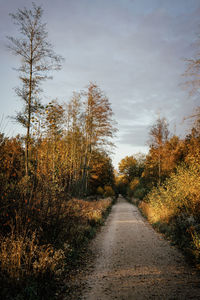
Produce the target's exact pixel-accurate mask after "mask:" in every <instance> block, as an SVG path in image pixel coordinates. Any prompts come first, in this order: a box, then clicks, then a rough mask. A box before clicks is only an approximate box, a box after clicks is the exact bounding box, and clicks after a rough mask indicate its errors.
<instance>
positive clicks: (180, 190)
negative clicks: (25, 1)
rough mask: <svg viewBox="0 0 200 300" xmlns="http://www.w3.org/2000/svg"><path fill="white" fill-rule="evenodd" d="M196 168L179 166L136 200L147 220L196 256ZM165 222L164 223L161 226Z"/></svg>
mask: <svg viewBox="0 0 200 300" xmlns="http://www.w3.org/2000/svg"><path fill="white" fill-rule="evenodd" d="M199 178H200V168H199V164H198V163H197V162H196V163H194V164H192V165H190V166H186V165H183V166H179V167H178V168H177V170H176V172H174V173H173V174H171V176H170V177H169V178H168V179H167V180H166V181H165V182H164V184H163V185H161V186H159V187H157V188H156V187H155V188H153V189H152V190H151V191H150V193H149V194H148V195H147V196H146V198H145V199H144V201H143V202H141V203H140V208H141V209H142V211H143V213H144V214H145V215H146V216H147V218H148V220H149V221H150V223H152V224H154V225H156V226H157V227H158V228H160V229H161V231H162V230H163V228H165V230H164V231H166V233H167V234H168V235H170V236H171V238H172V239H173V240H174V241H175V242H176V243H177V244H178V245H179V246H180V247H181V248H183V249H185V250H187V251H189V252H190V253H192V255H193V256H195V259H197V258H198V259H199V256H200V179H199ZM163 225H165V226H163Z"/></svg>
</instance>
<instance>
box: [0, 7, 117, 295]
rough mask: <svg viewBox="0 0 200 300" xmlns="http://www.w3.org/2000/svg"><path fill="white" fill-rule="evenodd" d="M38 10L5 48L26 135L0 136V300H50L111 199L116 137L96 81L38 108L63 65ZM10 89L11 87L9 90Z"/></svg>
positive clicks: (22, 17) (17, 17) (19, 17)
mask: <svg viewBox="0 0 200 300" xmlns="http://www.w3.org/2000/svg"><path fill="white" fill-rule="evenodd" d="M42 15H43V10H42V9H41V7H39V6H37V5H35V4H34V3H33V4H32V8H31V9H26V8H24V9H22V10H21V9H18V10H17V12H16V13H15V14H12V15H11V17H12V19H13V21H14V24H15V26H16V28H18V30H19V35H21V36H20V37H19V39H18V38H15V37H9V38H8V39H9V44H8V49H9V50H11V52H12V53H13V54H15V55H16V56H17V57H19V63H21V65H20V66H19V68H18V73H19V79H20V85H19V87H18V88H16V94H17V96H18V97H19V98H20V99H21V100H22V103H23V107H22V110H21V111H20V112H18V113H17V115H16V116H14V119H15V121H16V122H18V123H20V124H21V125H22V126H23V127H24V128H25V135H17V136H15V137H7V136H6V135H5V134H4V132H1V133H0V286H1V289H0V298H1V299H18V300H19V299H26V300H27V299H34V300H36V299H55V298H56V297H57V296H56V295H57V294H56V293H57V292H58V291H59V285H60V284H61V283H62V281H63V280H62V279H63V278H67V276H68V273H69V272H70V270H71V268H73V265H74V264H76V261H77V259H78V257H79V256H80V255H81V253H82V251H83V250H84V249H85V247H86V246H87V242H88V241H89V239H91V238H92V237H93V236H94V235H95V232H96V229H97V228H98V226H99V225H101V224H102V223H103V220H104V218H105V217H106V215H107V213H108V211H109V209H110V207H111V205H112V203H113V201H114V199H115V194H116V191H115V185H114V169H113V165H112V162H111V158H110V153H111V152H112V148H113V146H114V145H113V143H112V138H113V136H114V134H115V132H116V126H115V122H114V120H113V113H112V109H111V106H110V103H109V100H108V98H107V97H106V96H105V95H104V93H103V92H102V91H101V89H100V88H99V87H98V86H97V85H96V84H95V83H89V85H88V87H87V88H85V90H84V91H81V92H74V94H73V95H72V98H71V99H69V100H67V101H66V103H63V104H61V103H59V101H57V100H55V99H50V101H49V103H47V104H43V103H42V101H41V100H42V95H43V94H42V93H41V83H42V82H43V81H44V80H47V79H49V72H50V71H53V70H59V69H60V68H61V67H62V61H63V59H62V57H61V56H58V55H56V54H55V53H54V51H53V47H52V45H51V44H50V43H49V42H48V35H47V32H46V29H45V28H46V25H45V24H43V23H42ZM11 88H12V87H11Z"/></svg>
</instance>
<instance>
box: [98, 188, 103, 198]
mask: <svg viewBox="0 0 200 300" xmlns="http://www.w3.org/2000/svg"><path fill="white" fill-rule="evenodd" d="M97 194H98V195H100V196H103V194H104V190H103V188H102V187H101V186H99V187H98V188H97Z"/></svg>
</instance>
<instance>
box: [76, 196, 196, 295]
mask: <svg viewBox="0 0 200 300" xmlns="http://www.w3.org/2000/svg"><path fill="white" fill-rule="evenodd" d="M91 251H92V253H93V254H94V256H95V260H94V262H93V263H92V264H93V266H90V268H89V270H90V271H88V272H87V274H84V276H82V280H83V281H85V282H84V286H85V289H84V290H83V293H82V296H81V297H77V299H85V300H107V299H120V300H127V299H133V300H134V299H135V300H139V299H181V300H183V299H200V277H199V276H198V274H197V273H196V271H195V269H194V268H192V267H190V266H189V265H188V264H187V263H186V262H185V260H184V257H183V256H182V254H181V253H180V252H179V251H178V250H177V249H176V248H175V247H172V246H171V245H170V244H169V242H168V241H166V240H164V238H163V237H162V236H161V235H160V234H158V233H157V232H155V231H154V230H153V228H152V227H151V225H150V224H148V222H147V221H146V220H145V219H144V218H143V217H142V216H141V214H140V212H139V211H138V209H137V208H136V207H135V206H134V205H132V204H130V203H128V202H127V201H125V199H124V198H122V197H119V198H118V201H117V203H116V204H115V205H114V206H113V208H112V211H111V213H110V215H109V217H108V219H107V221H106V224H105V226H103V227H102V230H101V232H100V233H98V235H97V236H96V238H95V239H94V240H93V241H92V243H91Z"/></svg>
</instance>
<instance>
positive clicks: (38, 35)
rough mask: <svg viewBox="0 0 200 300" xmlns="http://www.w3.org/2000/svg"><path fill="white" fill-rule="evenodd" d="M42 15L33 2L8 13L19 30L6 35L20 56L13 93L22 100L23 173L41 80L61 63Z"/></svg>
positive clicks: (10, 47) (20, 120)
mask: <svg viewBox="0 0 200 300" xmlns="http://www.w3.org/2000/svg"><path fill="white" fill-rule="evenodd" d="M42 15H43V9H42V8H41V7H40V6H37V5H36V4H34V3H33V4H32V8H31V9H27V8H24V9H18V10H17V12H16V13H15V14H10V16H11V18H12V20H13V22H14V24H15V25H16V26H17V28H18V31H19V33H20V34H19V37H16V38H15V37H10V36H9V37H8V40H9V43H8V45H7V47H8V49H9V50H10V51H11V52H12V53H13V54H14V55H16V56H18V57H20V59H21V66H20V67H19V68H18V69H17V71H18V72H19V79H20V81H21V85H20V87H18V88H16V94H17V95H18V96H19V97H20V98H21V99H22V100H23V101H24V108H23V111H21V112H19V113H18V114H17V116H16V120H17V121H18V122H19V123H20V124H22V125H23V126H24V127H25V128H26V142H25V145H26V149H25V171H26V175H28V173H29V148H30V129H31V119H32V116H33V114H34V112H35V111H36V110H37V107H38V106H39V93H40V92H41V82H42V81H44V80H46V79H48V78H51V77H49V76H48V74H49V71H51V70H59V69H60V68H61V62H62V57H61V56H58V55H56V54H55V52H54V50H53V47H52V45H51V43H49V42H48V33H47V31H46V24H45V23H42Z"/></svg>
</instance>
